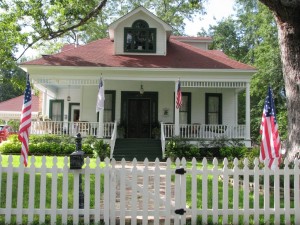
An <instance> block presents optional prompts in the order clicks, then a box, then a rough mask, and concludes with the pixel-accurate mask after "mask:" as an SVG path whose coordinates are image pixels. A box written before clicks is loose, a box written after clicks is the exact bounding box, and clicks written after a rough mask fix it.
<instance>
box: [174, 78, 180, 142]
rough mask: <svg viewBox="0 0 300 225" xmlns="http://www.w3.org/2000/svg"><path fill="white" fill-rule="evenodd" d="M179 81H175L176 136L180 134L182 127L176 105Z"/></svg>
mask: <svg viewBox="0 0 300 225" xmlns="http://www.w3.org/2000/svg"><path fill="white" fill-rule="evenodd" d="M178 82H179V81H176V82H175V95H174V98H175V99H174V108H175V110H174V111H175V130H174V134H175V136H179V135H180V128H179V109H177V107H176V96H177V87H178Z"/></svg>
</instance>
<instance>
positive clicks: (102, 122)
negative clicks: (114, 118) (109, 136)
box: [98, 109, 104, 138]
mask: <svg viewBox="0 0 300 225" xmlns="http://www.w3.org/2000/svg"><path fill="white" fill-rule="evenodd" d="M103 115H104V109H101V110H100V112H99V127H98V130H99V133H98V138H103V134H104V121H103V120H104V116H103Z"/></svg>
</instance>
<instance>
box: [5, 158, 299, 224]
mask: <svg viewBox="0 0 300 225" xmlns="http://www.w3.org/2000/svg"><path fill="white" fill-rule="evenodd" d="M2 157H4V156H1V155H0V164H1V165H5V166H1V167H0V181H1V185H0V187H1V190H0V192H1V196H5V198H2V199H1V204H0V220H1V221H4V223H5V224H11V222H12V221H13V220H15V222H16V224H21V223H26V224H32V223H33V222H39V223H46V224H56V223H57V220H59V221H60V222H61V224H67V223H68V222H70V221H69V220H70V219H71V220H72V221H71V223H72V222H73V223H72V224H78V223H79V220H81V221H83V222H84V223H85V224H89V223H90V220H91V219H93V221H94V223H95V224H98V223H99V222H104V223H105V224H125V223H126V222H130V224H148V220H152V222H153V224H161V223H160V222H163V224H175V225H177V224H178V225H179V224H186V223H187V220H189V222H190V224H192V225H196V224H200V223H201V224H266V223H268V224H300V213H299V209H300V195H299V192H300V184H299V181H300V180H299V176H300V169H299V161H298V160H295V162H294V164H293V165H288V162H287V161H285V162H284V163H285V166H284V168H283V169H279V168H276V169H275V170H274V171H273V170H270V169H269V168H268V167H264V168H261V167H260V166H259V163H258V159H255V161H254V168H253V169H252V168H249V166H248V160H244V166H243V168H239V166H238V165H239V162H238V160H236V159H235V160H234V162H233V167H230V168H229V166H228V165H229V164H230V163H229V162H228V161H227V160H226V159H224V161H223V166H219V162H218V161H217V159H214V160H213V163H212V164H213V165H212V166H211V165H209V163H208V162H207V160H206V159H205V158H204V159H203V160H202V162H201V164H198V163H197V161H196V160H195V159H193V160H192V163H191V165H190V166H189V167H187V162H186V160H185V159H182V160H181V161H180V160H179V159H177V160H176V163H175V166H173V165H172V164H171V161H170V160H169V159H168V160H167V162H165V163H160V162H159V161H158V160H156V161H155V162H154V163H149V162H148V161H147V160H145V161H144V162H142V163H137V162H136V161H135V160H134V161H133V162H132V163H128V162H125V161H124V160H122V161H121V163H120V164H116V161H115V160H114V159H112V160H110V159H108V158H106V159H105V162H100V160H99V159H97V160H96V162H93V163H91V159H89V158H86V159H85V166H84V168H83V169H77V170H70V169H69V167H68V161H69V160H68V158H67V157H65V158H63V159H62V160H63V162H60V163H59V165H61V167H60V168H58V166H57V161H58V160H60V158H57V157H54V158H53V161H52V164H53V165H50V164H51V163H50V164H47V165H49V166H48V167H47V166H46V157H43V158H42V160H41V162H42V165H41V166H40V167H35V166H34V163H35V160H36V158H35V157H34V156H33V157H31V158H30V159H29V162H30V166H29V167H28V168H24V167H23V163H22V162H21V164H20V166H19V167H14V166H13V161H15V160H13V156H9V157H8V159H7V160H5V161H2ZM14 157H16V156H14ZM92 165H93V166H92ZM290 166H291V167H290ZM178 169H180V170H178ZM180 172H182V173H180ZM14 177H17V179H15V178H14ZM80 181H83V182H84V183H83V184H82V186H83V188H80V187H79V186H80ZM188 186H189V187H190V188H187V187H188ZM12 187H15V188H12ZM25 190H27V191H25ZM81 190H82V193H83V196H84V207H83V208H80V204H79V199H80V198H79V194H80V191H81ZM92 190H93V191H92ZM220 190H221V191H220ZM81 196H82V195H81ZM25 199H26V201H25ZM36 199H38V201H36ZM177 210H180V211H181V212H185V213H183V215H178V214H176V213H175V212H176V211H177ZM199 217H201V222H200V221H198V219H199ZM34 220H38V221H34ZM128 220H129V221H128Z"/></svg>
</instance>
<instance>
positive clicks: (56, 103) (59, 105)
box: [49, 100, 64, 121]
mask: <svg viewBox="0 0 300 225" xmlns="http://www.w3.org/2000/svg"><path fill="white" fill-rule="evenodd" d="M63 115H64V102H63V100H50V113H49V116H50V119H51V120H52V121H63Z"/></svg>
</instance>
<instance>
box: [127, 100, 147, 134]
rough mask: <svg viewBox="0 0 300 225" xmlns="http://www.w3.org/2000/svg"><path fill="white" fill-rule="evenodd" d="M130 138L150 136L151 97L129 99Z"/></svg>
mask: <svg viewBox="0 0 300 225" xmlns="http://www.w3.org/2000/svg"><path fill="white" fill-rule="evenodd" d="M127 129H128V133H127V137H128V138H150V99H128V128H127Z"/></svg>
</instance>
